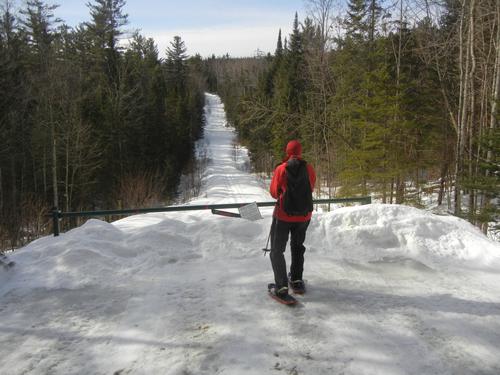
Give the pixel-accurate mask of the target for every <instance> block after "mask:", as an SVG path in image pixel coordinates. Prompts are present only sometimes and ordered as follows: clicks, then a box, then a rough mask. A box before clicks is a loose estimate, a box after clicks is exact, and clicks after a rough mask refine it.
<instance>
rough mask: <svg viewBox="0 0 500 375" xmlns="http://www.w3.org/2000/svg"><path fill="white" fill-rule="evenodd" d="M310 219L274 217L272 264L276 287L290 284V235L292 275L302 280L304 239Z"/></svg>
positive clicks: (272, 226) (272, 227)
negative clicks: (293, 220)
mask: <svg viewBox="0 0 500 375" xmlns="http://www.w3.org/2000/svg"><path fill="white" fill-rule="evenodd" d="M308 226H309V221H306V222H303V223H288V222H286V221H281V220H278V219H276V218H273V222H272V225H271V254H270V258H271V265H272V266H273V272H274V282H275V283H276V287H277V288H278V289H279V288H282V287H284V286H288V277H287V272H286V271H287V270H286V261H285V254H284V253H285V249H286V243H287V242H288V235H289V234H290V235H291V240H290V248H291V251H292V264H291V266H290V276H291V279H292V280H302V272H303V271H304V252H305V251H306V248H305V247H304V240H305V239H306V231H307V227H308Z"/></svg>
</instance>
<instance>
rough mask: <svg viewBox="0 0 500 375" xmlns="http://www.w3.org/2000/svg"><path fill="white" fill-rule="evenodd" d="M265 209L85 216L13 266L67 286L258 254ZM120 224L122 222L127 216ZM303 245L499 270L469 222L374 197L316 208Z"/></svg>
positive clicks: (347, 255)
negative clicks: (142, 219)
mask: <svg viewBox="0 0 500 375" xmlns="http://www.w3.org/2000/svg"><path fill="white" fill-rule="evenodd" d="M265 216H266V219H265V220H262V221H260V222H247V221H244V220H241V219H232V218H225V217H219V216H214V215H211V214H210V213H208V212H206V211H199V212H191V213H189V214H178V215H175V214H172V213H169V214H164V215H163V220H159V219H158V222H157V223H156V224H153V225H148V226H146V227H144V228H140V229H137V230H129V231H124V230H121V229H120V228H119V227H120V225H118V226H115V225H113V224H109V223H106V222H103V221H100V220H95V219H92V220H89V221H88V222H87V223H86V224H85V225H83V226H82V227H80V228H76V229H74V230H72V231H69V232H68V233H65V234H62V235H61V236H60V237H56V238H53V237H47V238H43V239H41V240H38V241H35V242H33V243H32V244H30V245H29V246H27V247H25V248H24V249H21V250H19V251H18V252H16V253H15V254H14V256H13V258H14V260H15V261H16V262H17V263H18V265H17V266H16V272H18V273H20V275H22V276H21V277H20V278H19V279H18V282H21V283H23V284H28V285H30V286H31V287H38V288H40V287H43V288H63V287H64V288H69V289H73V288H79V287H83V286H85V285H88V284H92V283H96V282H98V283H101V284H102V283H114V282H116V281H117V279H119V278H120V277H121V276H126V275H128V274H131V273H137V272H147V270H148V269H150V268H153V267H163V266H166V265H169V264H173V263H177V262H185V261H190V260H193V259H198V258H206V259H217V258H221V259H222V258H233V259H237V258H240V259H244V258H253V257H258V256H262V252H261V251H260V249H261V248H263V247H264V246H265V243H266V240H267V235H268V229H269V225H270V221H271V218H270V212H269V211H267V212H266V215H265ZM121 225H122V226H124V227H125V228H127V221H126V220H125V221H122V222H121ZM306 246H307V248H308V251H309V252H310V253H311V254H314V253H319V254H321V255H325V256H329V257H331V258H332V259H333V260H339V261H340V260H345V261H349V262H359V263H368V262H380V261H384V262H391V261H395V260H402V261H404V260H412V261H414V262H417V263H420V264H423V265H425V266H426V267H429V268H432V269H434V270H441V271H444V270H447V269H450V268H456V267H459V268H468V269H478V270H485V269H488V270H496V271H500V244H498V243H496V242H493V241H491V240H489V239H488V238H487V237H485V236H484V235H483V234H482V233H481V232H480V231H479V230H478V229H477V228H475V227H474V226H472V225H471V224H469V223H468V222H466V221H464V220H462V219H459V218H456V217H452V216H437V215H434V214H431V213H429V212H426V211H422V210H419V209H416V208H412V207H406V206H400V205H383V204H373V205H366V206H356V207H346V208H340V209H336V210H335V211H333V212H329V213H322V214H316V215H314V216H313V220H312V222H311V226H310V229H309V231H308V234H307V240H306ZM311 256H313V255H311ZM28 285H25V286H28Z"/></svg>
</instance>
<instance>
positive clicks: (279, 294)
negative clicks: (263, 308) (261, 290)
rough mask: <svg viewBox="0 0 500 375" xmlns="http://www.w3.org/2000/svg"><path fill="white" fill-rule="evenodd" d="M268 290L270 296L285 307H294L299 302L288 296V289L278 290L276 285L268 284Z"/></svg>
mask: <svg viewBox="0 0 500 375" xmlns="http://www.w3.org/2000/svg"><path fill="white" fill-rule="evenodd" d="M267 290H268V292H269V296H270V297H271V298H273V299H274V300H276V301H278V302H279V303H282V304H284V305H294V304H296V303H297V300H296V299H295V298H293V297H292V296H291V295H289V294H288V288H287V287H283V288H280V289H279V290H276V285H275V284H268V285H267Z"/></svg>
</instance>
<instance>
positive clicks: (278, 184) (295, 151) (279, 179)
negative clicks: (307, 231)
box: [269, 140, 316, 223]
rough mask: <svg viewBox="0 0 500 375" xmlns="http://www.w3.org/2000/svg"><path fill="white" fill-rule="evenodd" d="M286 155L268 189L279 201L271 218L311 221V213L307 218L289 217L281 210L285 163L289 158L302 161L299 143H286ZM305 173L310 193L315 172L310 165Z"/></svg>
mask: <svg viewBox="0 0 500 375" xmlns="http://www.w3.org/2000/svg"><path fill="white" fill-rule="evenodd" d="M286 154H287V157H286V159H285V160H283V162H282V163H281V164H280V165H278V166H277V167H276V169H275V170H274V173H273V179H272V180H271V187H270V189H269V191H270V193H271V195H272V197H273V198H275V199H278V201H279V204H278V205H276V207H275V208H274V213H273V216H274V217H275V218H277V219H279V220H282V221H287V222H291V223H297V222H304V221H308V220H311V216H312V212H309V214H308V215H307V216H290V215H288V214H287V213H286V212H285V211H283V209H282V208H281V207H283V192H284V191H285V190H286V163H287V161H288V160H289V159H290V158H297V159H302V146H301V144H300V143H299V141H295V140H294V141H290V142H288V145H287V146H286ZM307 172H308V174H309V182H310V183H311V191H314V185H315V184H316V172H314V168H313V167H312V166H311V165H310V164H307Z"/></svg>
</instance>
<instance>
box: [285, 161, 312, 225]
mask: <svg viewBox="0 0 500 375" xmlns="http://www.w3.org/2000/svg"><path fill="white" fill-rule="evenodd" d="M286 181H287V183H286V184H287V186H286V190H285V192H284V193H283V207H282V208H283V211H285V212H286V213H287V215H290V216H307V215H308V214H309V212H312V210H313V202H312V201H313V199H312V191H311V183H310V181H309V173H308V172H307V163H306V162H305V161H304V160H300V159H295V158H292V159H290V160H288V162H287V164H286Z"/></svg>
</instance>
